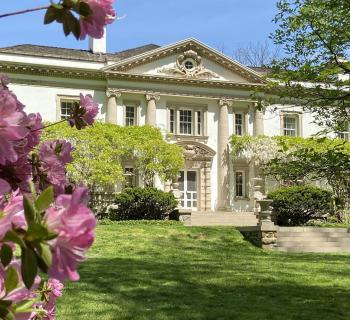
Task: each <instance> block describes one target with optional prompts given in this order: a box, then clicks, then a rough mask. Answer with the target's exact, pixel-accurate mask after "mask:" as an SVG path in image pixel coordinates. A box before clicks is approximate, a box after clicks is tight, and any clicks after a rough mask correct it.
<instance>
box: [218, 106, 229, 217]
mask: <svg viewBox="0 0 350 320" xmlns="http://www.w3.org/2000/svg"><path fill="white" fill-rule="evenodd" d="M231 106H232V100H228V99H221V100H220V101H219V123H218V200H217V201H218V202H217V207H218V209H219V210H226V209H228V208H229V206H230V203H229V175H228V161H229V158H228V150H229V148H228V143H229V137H230V136H229V126H228V108H229V107H231Z"/></svg>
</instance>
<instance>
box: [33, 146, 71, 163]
mask: <svg viewBox="0 0 350 320" xmlns="http://www.w3.org/2000/svg"><path fill="white" fill-rule="evenodd" d="M72 151H73V147H72V145H71V144H70V142H67V141H66V140H51V141H46V142H44V143H43V144H42V145H41V147H40V154H39V157H40V158H41V159H45V158H47V157H52V156H54V157H57V159H58V160H59V161H60V162H61V163H62V164H63V165H65V164H67V163H70V162H72V161H73V158H72V155H71V153H72Z"/></svg>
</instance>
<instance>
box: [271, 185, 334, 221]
mask: <svg viewBox="0 0 350 320" xmlns="http://www.w3.org/2000/svg"><path fill="white" fill-rule="evenodd" d="M267 197H268V198H269V199H272V200H273V203H272V207H273V209H274V213H275V214H276V221H277V224H278V225H280V226H300V225H304V224H305V223H307V222H308V221H309V220H311V219H315V218H317V217H320V216H321V215H323V214H329V213H330V212H331V211H332V193H331V192H330V191H327V190H323V189H321V188H318V187H316V186H309V185H306V186H290V187H282V188H280V189H277V190H275V191H272V192H269V193H268V195H267Z"/></svg>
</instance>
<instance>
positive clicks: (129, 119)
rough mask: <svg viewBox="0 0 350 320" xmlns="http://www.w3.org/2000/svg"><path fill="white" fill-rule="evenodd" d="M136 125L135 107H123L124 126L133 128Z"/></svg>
mask: <svg viewBox="0 0 350 320" xmlns="http://www.w3.org/2000/svg"><path fill="white" fill-rule="evenodd" d="M134 125H136V107H135V106H126V107H125V126H127V127H129V126H134Z"/></svg>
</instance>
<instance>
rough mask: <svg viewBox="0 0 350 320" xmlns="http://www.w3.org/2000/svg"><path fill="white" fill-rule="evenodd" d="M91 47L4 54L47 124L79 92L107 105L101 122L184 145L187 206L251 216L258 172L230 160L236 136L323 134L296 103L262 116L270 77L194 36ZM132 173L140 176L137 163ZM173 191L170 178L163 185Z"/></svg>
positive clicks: (3, 67)
mask: <svg viewBox="0 0 350 320" xmlns="http://www.w3.org/2000/svg"><path fill="white" fill-rule="evenodd" d="M90 47H91V49H90V50H73V49H63V48H53V47H43V46H35V45H19V46H13V47H6V48H0V72H1V73H6V74H7V75H8V76H9V77H10V79H11V83H12V84H11V86H10V88H11V89H12V90H13V91H14V93H15V94H16V95H17V96H18V98H19V99H20V100H21V101H22V102H24V103H25V104H26V111H27V112H40V113H41V115H42V116H43V119H44V120H46V121H56V120H61V119H64V118H65V117H66V116H67V115H68V113H69V108H70V107H71V106H72V102H73V101H75V100H78V98H79V97H78V96H79V93H80V92H82V93H84V94H91V95H92V96H93V97H94V99H95V100H96V101H97V102H98V103H99V104H100V106H101V112H100V115H99V118H100V119H101V120H104V121H107V122H110V123H114V124H118V125H122V126H130V125H145V124H149V125H152V126H156V127H158V128H160V130H161V131H162V132H163V134H164V137H165V139H167V140H168V141H169V142H170V143H178V144H180V145H181V146H183V148H184V157H185V160H186V161H185V167H184V168H183V170H182V171H181V172H180V175H179V189H180V190H181V191H182V201H181V205H182V207H183V208H185V209H188V210H198V211H212V210H218V209H219V210H222V209H225V210H232V211H252V210H253V206H254V199H253V188H252V181H253V180H252V179H253V178H254V177H255V175H256V173H255V172H254V167H253V166H250V165H248V164H247V163H246V162H243V161H242V162H234V163H232V161H231V160H229V157H228V152H229V148H228V141H229V137H230V136H231V135H233V134H236V135H246V134H247V135H260V134H265V135H269V136H273V135H291V136H304V137H306V136H309V135H311V134H313V133H315V132H317V131H318V128H317V127H316V126H315V125H314V124H312V118H311V115H309V114H303V113H302V112H301V109H300V108H298V107H290V106H289V107H288V108H284V106H277V109H276V110H277V111H275V112H274V113H266V114H263V113H262V112H259V111H257V110H256V101H255V100H254V99H253V98H252V93H253V91H254V90H255V89H256V88H259V87H263V86H264V85H265V81H264V79H263V77H262V75H261V74H260V73H259V72H258V71H259V70H258V71H255V70H253V69H251V68H248V67H246V66H243V65H241V64H240V63H238V62H236V61H234V60H232V59H230V58H228V57H227V56H225V55H223V54H221V53H219V52H218V51H216V50H214V49H212V48H210V47H208V46H206V45H204V44H202V43H200V42H199V41H197V40H194V39H188V40H183V41H180V42H177V43H174V44H171V45H168V46H164V47H159V46H156V45H146V46H143V47H139V48H135V49H130V50H125V51H122V52H118V53H114V54H109V53H106V51H105V48H106V46H105V40H104V39H101V40H93V41H91V42H90ZM125 173H127V174H133V167H132V164H131V165H130V164H128V166H126V167H125ZM157 186H158V187H160V188H163V189H164V190H166V191H169V190H170V189H171V187H172V186H171V182H165V183H162V182H160V181H157Z"/></svg>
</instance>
